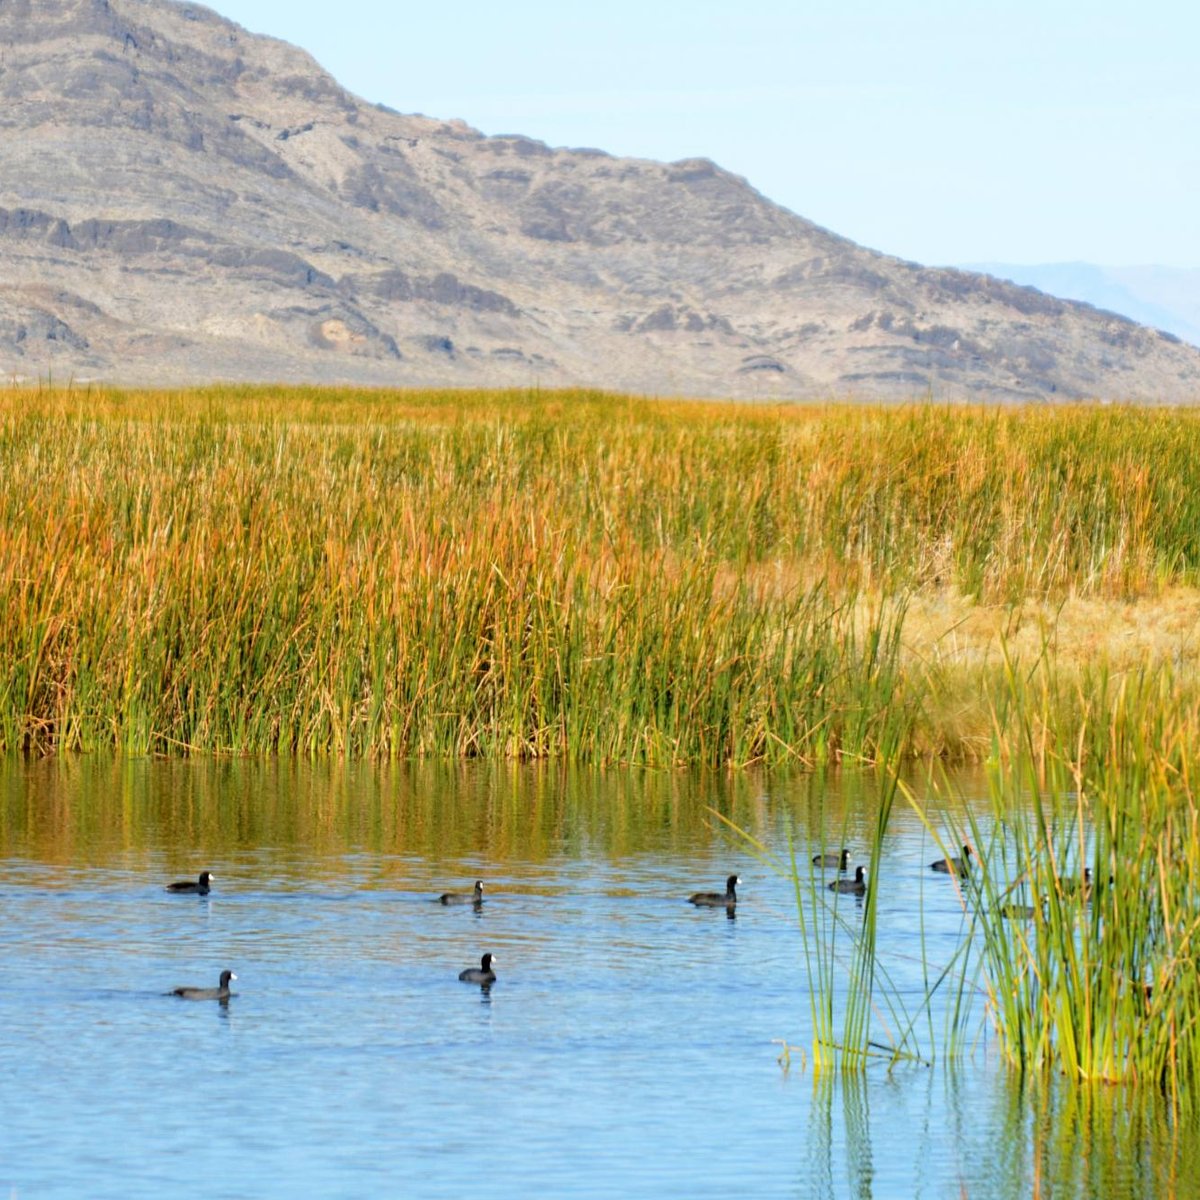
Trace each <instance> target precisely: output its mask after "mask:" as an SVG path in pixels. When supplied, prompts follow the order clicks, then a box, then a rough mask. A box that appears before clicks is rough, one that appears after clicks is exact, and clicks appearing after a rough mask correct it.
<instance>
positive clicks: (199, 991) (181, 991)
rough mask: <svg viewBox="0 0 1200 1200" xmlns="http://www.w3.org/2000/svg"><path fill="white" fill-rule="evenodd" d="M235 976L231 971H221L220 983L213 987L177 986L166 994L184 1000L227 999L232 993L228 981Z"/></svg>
mask: <svg viewBox="0 0 1200 1200" xmlns="http://www.w3.org/2000/svg"><path fill="white" fill-rule="evenodd" d="M236 978H237V976H236V975H235V974H234V973H233V972H232V971H222V972H221V983H220V986H219V987H215V988H195V987H177V988H175V990H174V991H171V992H168V993H167V995H168V996H182V997H183V999H184V1000H228V999H229V997H230V996H232V995H233V993H232V992H231V991H230V990H229V981H230V980H231V979H236Z"/></svg>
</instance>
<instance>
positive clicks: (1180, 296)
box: [963, 262, 1200, 346]
mask: <svg viewBox="0 0 1200 1200" xmlns="http://www.w3.org/2000/svg"><path fill="white" fill-rule="evenodd" d="M963 270H966V271H986V272H987V273H988V274H989V275H995V276H996V277H997V278H998V279H1008V280H1011V281H1012V282H1013V283H1020V284H1024V285H1026V286H1028V287H1035V288H1037V289H1038V290H1039V291H1043V292H1046V293H1048V294H1050V295H1052V296H1061V297H1063V298H1064V299H1067V300H1082V301H1084V302H1085V303H1087V304H1093V305H1095V306H1096V307H1097V308H1105V309H1108V310H1109V311H1111V312H1116V313H1120V314H1121V315H1122V316H1125V317H1129V318H1131V319H1132V320H1134V321H1138V322H1140V323H1141V324H1142V325H1150V326H1152V327H1153V328H1155V329H1165V330H1166V331H1167V332H1168V333H1173V334H1175V335H1176V337H1181V338H1183V339H1184V341H1187V342H1191V344H1192V345H1193V346H1200V268H1196V267H1191V268H1188V267H1154V266H1147V267H1099V266H1095V265H1094V264H1092V263H1081V262H1070V263H1039V264H1036V265H1031V266H1018V265H1016V264H1014V263H969V264H964V265H963Z"/></svg>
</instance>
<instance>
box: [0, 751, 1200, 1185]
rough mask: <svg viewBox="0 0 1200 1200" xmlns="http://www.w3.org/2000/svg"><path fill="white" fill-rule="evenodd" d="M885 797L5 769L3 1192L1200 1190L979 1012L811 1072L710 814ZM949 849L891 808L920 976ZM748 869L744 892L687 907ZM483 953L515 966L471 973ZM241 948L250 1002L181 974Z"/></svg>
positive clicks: (538, 774) (1129, 1108) (422, 776)
mask: <svg viewBox="0 0 1200 1200" xmlns="http://www.w3.org/2000/svg"><path fill="white" fill-rule="evenodd" d="M982 786H983V785H982V782H981V781H980V780H978V779H973V778H971V777H964V778H963V779H961V780H959V781H956V788H957V790H959V791H960V792H961V794H962V796H963V797H965V798H966V800H967V801H968V802H969V801H970V799H971V797H972V796H978V795H980V794H982ZM874 787H875V785H874V783H873V781H872V779H871V778H870V777H869V776H868V777H855V776H840V777H836V778H832V779H821V778H816V777H813V776H805V775H796V776H765V775H756V774H750V773H747V774H739V775H723V774H721V775H705V774H698V773H679V772H636V773H635V772H623V771H608V772H585V771H566V770H558V769H547V768H534V767H529V768H524V767H522V768H516V767H508V766H502V767H494V766H482V767H471V766H453V767H446V766H430V767H427V766H401V767H387V768H381V767H375V766H369V765H350V766H347V765H345V764H329V765H313V766H308V765H303V764H294V763H279V762H268V763H263V762H241V761H234V762H196V761H179V762H155V761H113V760H93V759H56V760H48V761H41V762H27V761H24V760H8V761H0V964H2V965H0V1196H7V1197H9V1198H10V1200H17V1198H23V1197H59V1196H64V1197H65V1196H70V1197H78V1196H88V1197H93V1198H102V1197H110V1196H111V1197H116V1196H120V1197H123V1198H126V1200H128V1198H131V1197H142V1196H146V1197H149V1196H155V1197H159V1196H162V1195H164V1194H167V1193H179V1192H189V1191H190V1192H195V1193H197V1194H204V1195H205V1196H207V1197H242V1196H255V1197H275V1196H288V1197H292V1196H297V1195H304V1196H308V1195H313V1196H316V1195H330V1196H332V1195H336V1196H339V1197H358V1196H384V1195H405V1196H420V1197H425V1196H429V1197H437V1196H461V1195H462V1194H464V1193H465V1192H468V1191H470V1190H475V1189H484V1188H486V1190H487V1191H488V1193H489V1194H490V1195H491V1196H494V1197H510V1196H511V1197H518V1196H519V1197H528V1196H531V1195H542V1196H564V1197H574V1196H613V1195H631V1196H639V1195H646V1196H649V1195H655V1196H689V1197H708V1196H713V1197H715V1196H722V1197H728V1196H732V1195H743V1196H755V1197H762V1196H817V1197H826V1196H828V1197H840V1196H848V1197H849V1196H853V1197H867V1196H873V1197H891V1196H897V1197H907V1196H930V1197H942V1196H948V1195H956V1196H957V1195H967V1196H972V1197H1025V1196H1029V1195H1033V1194H1042V1195H1055V1196H1060V1195H1061V1196H1101V1195H1102V1196H1105V1197H1117V1198H1126V1197H1128V1198H1132V1197H1157V1196H1166V1195H1179V1196H1187V1195H1194V1194H1200V1154H1198V1153H1197V1151H1196V1149H1194V1143H1195V1142H1196V1141H1197V1139H1195V1138H1194V1137H1193V1136H1192V1135H1191V1133H1190V1132H1186V1131H1185V1132H1186V1136H1182V1137H1181V1136H1180V1134H1179V1131H1178V1129H1177V1128H1176V1127H1175V1126H1173V1124H1172V1122H1171V1121H1170V1120H1169V1119H1168V1118H1167V1115H1166V1114H1165V1113H1164V1112H1163V1111H1162V1110H1161V1107H1160V1105H1158V1104H1157V1103H1156V1102H1155V1101H1154V1100H1153V1098H1147V1097H1145V1096H1141V1097H1136V1098H1135V1097H1134V1096H1133V1095H1132V1094H1131V1093H1130V1092H1128V1091H1126V1090H1124V1089H1116V1088H1103V1089H1083V1090H1080V1089H1077V1088H1066V1087H1062V1086H1057V1087H1050V1088H1041V1089H1037V1090H1033V1091H1031V1090H1029V1089H1023V1088H1022V1087H1021V1086H1020V1084H1019V1082H1018V1081H1016V1080H1014V1078H1013V1077H1012V1076H1011V1075H1010V1074H1009V1073H1008V1072H1007V1071H1006V1070H1005V1069H1004V1068H1003V1066H1002V1065H1001V1064H1000V1063H999V1061H998V1059H997V1056H996V1055H995V1053H994V1052H993V1050H992V1048H991V1047H990V1046H989V1043H988V1038H987V1036H986V1026H985V1025H984V1023H983V1022H980V1029H981V1037H980V1041H979V1044H978V1046H977V1047H976V1048H975V1050H974V1051H973V1052H972V1053H971V1054H970V1055H969V1056H968V1057H967V1059H966V1060H965V1061H963V1062H962V1063H960V1064H958V1065H957V1066H955V1067H954V1068H953V1069H950V1068H947V1067H945V1066H943V1065H941V1064H935V1065H934V1066H932V1067H930V1066H925V1065H918V1064H901V1065H899V1066H895V1067H892V1068H891V1069H888V1068H887V1067H886V1066H885V1065H882V1064H881V1065H878V1066H872V1067H871V1068H869V1069H868V1070H867V1071H866V1072H865V1073H864V1074H863V1075H862V1076H861V1077H859V1078H855V1079H846V1078H843V1077H841V1076H840V1075H837V1074H835V1073H826V1074H824V1075H823V1076H821V1078H820V1079H819V1080H815V1079H814V1075H813V1072H812V1070H811V1068H807V1069H806V1065H805V1062H804V1057H803V1050H802V1049H799V1048H807V1047H808V1045H809V1043H810V1041H811V1023H810V1015H809V1005H808V992H807V986H806V976H805V959H804V946H803V943H802V939H801V933H800V930H799V927H798V922H797V918H796V909H795V901H794V896H793V893H792V890H791V884H790V882H789V881H788V880H786V879H784V878H781V877H779V876H777V875H775V874H772V873H771V872H770V871H769V870H767V869H766V868H765V867H764V866H763V865H762V864H760V863H759V862H758V861H757V860H756V859H755V858H754V857H753V856H752V855H751V854H749V853H748V852H747V850H746V848H745V846H744V844H743V843H740V842H739V841H738V839H736V838H735V837H734V836H732V835H731V834H730V833H728V832H727V831H726V830H725V829H724V828H723V827H722V826H721V825H720V823H719V822H717V821H716V820H715V819H714V817H713V815H712V810H713V809H715V810H716V811H718V812H720V813H722V814H724V815H725V816H727V817H728V818H730V819H731V820H732V821H734V822H736V823H737V824H738V825H739V826H741V827H742V828H744V829H746V830H748V831H749V832H750V833H752V834H753V835H754V836H756V837H758V838H759V839H761V840H762V841H763V842H764V843H765V844H767V845H768V846H769V847H771V848H772V849H774V850H777V851H780V852H784V851H785V849H786V845H787V839H788V836H789V833H790V834H792V835H793V836H794V837H795V839H796V842H797V844H798V846H799V847H801V848H802V849H803V851H804V852H805V854H806V855H807V853H808V851H809V850H810V849H812V850H813V851H815V850H816V849H818V848H820V847H821V843H822V840H823V839H822V836H821V832H820V831H821V828H822V827H824V828H827V829H830V830H836V831H837V832H836V836H835V837H834V838H833V839H832V840H831V843H830V844H831V845H832V844H835V843H836V844H841V842H842V839H843V838H845V844H846V845H848V846H850V847H851V848H852V850H853V849H854V848H856V847H857V848H858V849H859V850H863V848H865V846H866V845H867V844H868V841H869V829H870V826H871V822H872V820H873V818H874V812H875V806H876V794H875V790H874ZM936 857H940V852H939V851H938V850H937V848H936V847H935V846H934V845H932V843H931V842H930V841H929V839H928V836H927V835H926V834H925V833H924V831H923V828H922V826H921V825H920V823H919V822H918V821H917V820H916V819H915V817H911V816H910V815H908V814H906V813H898V814H897V816H896V817H895V819H894V820H893V822H892V827H891V831H890V833H889V836H888V842H887V845H886V847H885V854H884V859H883V863H882V866H881V872H880V879H881V886H883V888H884V890H883V891H881V899H880V907H879V919H878V932H879V939H880V947H881V957H882V959H883V960H884V961H885V962H886V963H887V964H888V969H889V971H890V972H891V973H892V976H893V978H894V979H895V980H896V985H897V987H898V989H899V990H900V991H901V992H902V993H906V994H910V995H913V996H918V997H919V996H920V994H922V990H923V987H922V972H921V969H920V965H919V959H920V955H919V952H914V946H913V942H914V931H915V930H916V928H917V926H918V924H920V923H923V927H924V928H923V936H924V939H925V944H926V947H927V953H928V955H929V957H930V958H931V959H933V960H936V958H937V955H938V953H939V952H940V950H941V949H943V948H944V949H945V952H946V953H947V954H948V953H949V951H950V948H951V947H952V946H953V945H955V944H957V941H958V938H959V935H960V931H961V922H962V914H961V909H960V907H959V904H958V902H957V898H956V896H955V893H954V889H953V884H952V882H951V881H949V880H948V879H947V878H945V877H939V876H935V875H933V874H932V873H931V872H930V871H929V869H928V863H929V862H930V861H931V859H933V858H936ZM805 861H807V859H806V860H805ZM203 869H208V870H211V871H212V872H213V873H214V876H215V878H214V883H213V890H212V892H211V893H210V894H209V895H208V896H203V897H198V896H174V895H169V894H167V893H166V892H165V891H164V890H163V885H164V884H165V883H167V882H169V881H171V880H175V879H182V878H194V877H195V876H196V875H197V874H198V873H199V872H200V871H201V870H203ZM731 872H736V873H737V874H739V875H740V876H741V877H742V880H743V884H742V886H741V888H740V889H739V903H738V905H737V908H736V915H730V914H727V912H726V911H725V910H724V909H720V908H718V909H709V910H701V909H695V908H693V907H692V906H691V905H689V904H688V903H687V902H686V897H687V896H688V895H689V894H690V893H691V892H693V891H696V890H698V889H704V890H709V889H718V890H719V889H721V888H722V887H723V882H724V879H725V877H726V875H728V874H729V873H731ZM827 874H828V877H829V878H833V877H834V874H833V872H828V873H827ZM477 878H479V879H482V880H483V881H484V885H485V888H486V900H485V903H484V904H483V906H482V907H481V908H479V909H476V908H474V907H473V906H471V905H465V906H460V907H443V906H441V905H439V904H437V903H436V902H435V899H434V898H435V897H436V896H437V895H438V894H439V893H440V892H443V891H446V890H451V889H452V890H456V891H466V890H469V889H470V886H471V884H472V882H473V881H474V880H475V879H477ZM831 899H832V897H831ZM838 903H839V911H843V910H844V911H845V912H846V913H847V914H849V915H851V916H853V912H854V905H855V903H856V902H855V900H854V898H853V897H841V898H839V901H838ZM918 912H920V913H921V914H922V916H921V922H918V919H917V914H918ZM485 951H487V952H491V953H494V954H495V955H496V959H497V974H498V980H497V982H496V983H495V985H494V986H493V987H491V988H490V989H488V990H484V989H481V988H480V987H478V986H475V985H470V984H466V983H460V982H459V980H458V972H459V971H460V970H461V969H463V968H464V967H469V966H473V965H477V964H478V961H479V958H480V955H481V954H482V953H484V952H485ZM223 968H230V969H232V970H233V971H235V972H236V973H237V976H238V979H237V982H236V983H235V984H234V985H233V988H234V992H235V995H234V996H233V997H232V999H231V1000H230V1001H229V1002H228V1003H227V1004H222V1003H217V1002H212V1001H209V1002H189V1001H184V1000H179V999H177V998H175V997H174V996H171V995H169V994H167V993H169V992H170V990H171V989H172V988H174V987H175V986H177V985H180V984H194V985H201V986H205V987H211V986H215V985H216V982H217V976H218V974H219V973H220V971H221V970H222V969H223ZM780 1041H787V1042H788V1043H790V1044H791V1045H792V1046H793V1047H796V1048H797V1049H793V1051H792V1057H791V1063H790V1069H785V1067H784V1066H782V1065H781V1064H780V1062H779V1061H778V1058H779V1055H780V1053H781V1045H780V1044H779V1043H780Z"/></svg>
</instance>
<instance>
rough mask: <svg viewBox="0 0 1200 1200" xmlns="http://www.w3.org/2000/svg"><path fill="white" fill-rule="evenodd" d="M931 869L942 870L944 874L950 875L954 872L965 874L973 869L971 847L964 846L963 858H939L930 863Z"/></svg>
mask: <svg viewBox="0 0 1200 1200" xmlns="http://www.w3.org/2000/svg"><path fill="white" fill-rule="evenodd" d="M929 869H930V870H931V871H940V872H941V873H942V874H943V875H949V874H951V872H953V873H954V874H955V875H963V874H965V873H966V872H967V871H969V870H970V869H971V847H970V846H964V847H963V852H962V858H939V859H938V860H937V862H935V863H930V864H929Z"/></svg>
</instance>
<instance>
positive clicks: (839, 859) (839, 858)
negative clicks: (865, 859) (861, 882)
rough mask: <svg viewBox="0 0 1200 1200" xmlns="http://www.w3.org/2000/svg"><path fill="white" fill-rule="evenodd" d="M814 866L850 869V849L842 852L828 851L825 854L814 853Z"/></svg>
mask: <svg viewBox="0 0 1200 1200" xmlns="http://www.w3.org/2000/svg"><path fill="white" fill-rule="evenodd" d="M813 866H814V867H837V869H838V870H839V871H848V870H849V869H850V851H849V850H842V851H840V852H832V851H826V853H824V854H814V855H813Z"/></svg>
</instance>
